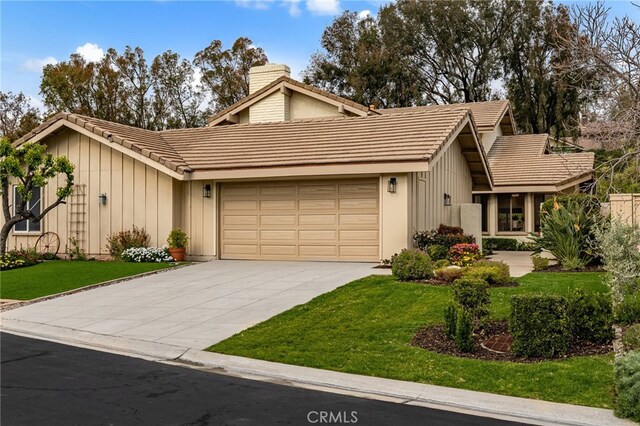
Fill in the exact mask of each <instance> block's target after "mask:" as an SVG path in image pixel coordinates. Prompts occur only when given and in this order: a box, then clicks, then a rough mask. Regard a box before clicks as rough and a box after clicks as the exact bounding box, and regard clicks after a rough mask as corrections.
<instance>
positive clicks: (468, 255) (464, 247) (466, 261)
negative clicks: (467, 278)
mask: <svg viewBox="0 0 640 426" xmlns="http://www.w3.org/2000/svg"><path fill="white" fill-rule="evenodd" d="M480 257H481V254H480V247H478V245H477V244H475V243H461V244H456V245H455V246H453V247H451V250H450V251H449V260H450V261H451V264H453V265H457V266H468V265H471V264H472V263H474V262H477V261H478V260H479V259H480Z"/></svg>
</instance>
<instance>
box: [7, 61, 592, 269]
mask: <svg viewBox="0 0 640 426" xmlns="http://www.w3.org/2000/svg"><path fill="white" fill-rule="evenodd" d="M289 74H290V72H289V68H288V67H287V66H284V65H275V64H268V65H265V66H262V67H256V68H253V69H252V70H251V73H250V92H251V93H250V95H249V96H247V97H246V98H244V99H242V100H241V101H239V102H238V103H236V104H235V105H232V106H230V107H229V108H227V109H225V110H224V111H221V112H220V113H218V114H216V115H215V116H214V117H212V118H211V119H210V120H209V125H208V126H207V127H203V128H196V129H183V130H167V131H149V130H143V129H139V128H134V127H129V126H125V125H121V124H116V123H112V122H108V121H103V120H98V119H94V118H91V117H85V116H81V115H77V114H69V113H60V114H57V115H56V116H54V117H52V118H51V119H50V120H48V121H47V122H45V123H43V124H42V125H41V126H39V127H38V128H37V129H35V130H34V131H33V132H31V133H30V134H28V135H26V136H25V137H23V138H22V139H20V140H19V141H17V142H16V143H17V144H20V143H24V142H27V141H37V142H41V143H45V144H47V146H48V147H49V151H50V152H51V153H53V154H55V155H65V156H67V157H68V158H69V159H70V161H71V162H73V163H74V164H75V165H76V171H75V175H76V176H75V177H76V184H77V185H76V187H75V191H74V193H73V195H72V196H71V197H70V199H69V200H68V203H67V204H66V205H62V206H59V207H58V208H56V209H55V210H53V211H52V212H51V213H49V214H48V215H47V216H46V217H45V219H44V220H43V222H42V223H40V224H34V223H22V224H20V225H18V226H17V227H16V229H14V231H13V232H12V234H11V237H10V242H9V245H10V246H20V245H23V246H27V245H33V244H34V243H35V241H36V240H37V238H38V237H39V236H40V235H41V234H42V232H45V231H48V232H54V233H56V234H57V235H58V236H59V238H60V240H61V242H62V245H61V246H62V248H63V251H65V250H69V248H70V247H71V244H73V242H74V241H75V244H77V245H78V246H79V247H80V248H81V249H83V250H85V251H86V252H87V253H88V254H89V255H94V256H99V255H105V254H106V248H105V244H106V238H107V236H108V235H109V234H111V233H114V232H117V231H120V230H123V229H130V228H131V226H132V225H136V226H138V227H144V228H145V229H146V230H147V231H148V232H149V234H150V235H151V241H152V244H153V245H163V244H164V242H165V239H166V236H167V235H168V233H169V231H170V230H171V229H172V228H175V227H180V228H182V229H184V230H185V231H186V232H187V234H188V235H189V238H190V245H189V248H188V252H189V255H190V257H191V258H192V259H195V260H198V259H203V260H204V259H215V258H222V259H290V260H291V259H293V260H296V259H300V260H302V259H304V260H344V261H372V262H375V261H379V260H380V259H385V258H389V257H391V256H392V255H393V254H394V253H397V252H399V251H400V250H401V249H403V248H406V247H410V246H411V244H412V235H413V233H414V232H415V231H417V230H428V229H432V228H435V227H437V226H438V225H439V224H440V223H444V224H448V225H457V226H462V227H463V228H464V229H465V230H466V231H467V232H469V233H472V234H474V235H476V236H478V237H479V236H480V235H481V234H483V233H486V234H487V235H501V234H503V233H506V234H508V235H525V234H524V233H525V232H528V231H532V230H533V229H534V227H535V225H534V216H535V215H534V211H535V203H536V202H537V201H539V198H540V197H541V196H542V197H544V195H545V194H551V193H555V192H558V191H573V190H576V189H577V188H578V185H579V184H580V183H581V182H583V181H585V180H588V179H590V178H591V170H592V166H593V158H592V157H591V156H589V155H588V154H586V155H585V154H576V155H578V156H577V157H574V156H573V155H565V156H558V155H554V154H548V153H547V152H546V150H545V145H544V144H545V142H544V141H545V140H546V139H547V138H546V135H533V136H520V135H515V129H514V126H513V124H512V123H513V122H512V117H511V112H510V108H509V103H508V101H492V102H480V103H472V104H456V105H445V106H428V107H416V108H396V109H389V110H375V109H371V108H368V107H365V106H362V105H359V104H357V103H354V102H352V101H350V100H347V99H344V98H341V97H339V96H335V95H333V94H331V93H328V92H326V91H323V90H320V89H318V88H315V87H312V86H309V85H306V84H303V83H300V82H298V81H296V80H294V79H292V78H291V77H290V76H289ZM55 190H56V185H55V183H50V184H49V185H48V186H47V187H46V188H44V189H43V194H34V198H33V199H32V200H31V202H32V205H36V204H37V203H38V201H39V200H40V198H41V197H42V199H43V200H44V203H45V204H46V202H47V200H51V199H52V198H53V197H54V193H55ZM10 196H11V194H10ZM474 200H475V202H474ZM505 200H506V201H505ZM483 213H484V216H483ZM505 215H506V216H505ZM516 220H517V221H521V222H522V223H523V224H518V225H513V223H515V221H516ZM507 225H508V226H507ZM507 229H508V230H507Z"/></svg>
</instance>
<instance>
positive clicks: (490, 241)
mask: <svg viewBox="0 0 640 426" xmlns="http://www.w3.org/2000/svg"><path fill="white" fill-rule="evenodd" d="M482 249H483V251H487V252H488V251H494V250H498V251H516V250H517V249H518V240H516V239H515V238H483V239H482Z"/></svg>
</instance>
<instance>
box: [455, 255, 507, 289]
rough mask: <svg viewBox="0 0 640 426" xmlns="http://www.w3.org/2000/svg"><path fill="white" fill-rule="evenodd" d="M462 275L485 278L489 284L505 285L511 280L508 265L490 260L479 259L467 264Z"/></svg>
mask: <svg viewBox="0 0 640 426" xmlns="http://www.w3.org/2000/svg"><path fill="white" fill-rule="evenodd" d="M462 276H464V277H469V278H477V279H482V280H485V281H486V282H487V283H488V284H489V285H490V286H505V285H509V284H511V283H512V282H513V279H512V278H511V275H510V270H509V265H507V264H506V263H504V262H497V261H492V260H480V261H478V262H476V263H474V264H472V265H469V266H467V267H466V269H465V271H464V273H463V275H462Z"/></svg>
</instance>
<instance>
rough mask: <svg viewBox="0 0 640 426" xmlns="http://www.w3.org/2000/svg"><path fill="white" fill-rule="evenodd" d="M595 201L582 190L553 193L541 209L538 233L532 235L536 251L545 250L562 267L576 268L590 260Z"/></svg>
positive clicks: (596, 215)
mask: <svg viewBox="0 0 640 426" xmlns="http://www.w3.org/2000/svg"><path fill="white" fill-rule="evenodd" d="M597 207H598V204H597V202H596V201H595V199H593V198H592V197H589V196H585V195H584V194H575V195H571V196H560V197H555V198H554V199H552V200H547V201H545V202H544V203H543V205H542V208H541V211H540V232H541V235H534V234H532V235H531V239H532V240H533V241H534V242H535V245H536V251H538V252H539V251H541V250H543V249H544V250H548V251H549V252H550V253H551V254H553V255H554V256H555V258H556V259H558V262H559V263H560V265H561V266H562V268H563V269H564V270H567V271H569V270H579V269H584V267H585V266H586V265H587V264H588V263H590V262H591V261H593V260H594V259H595V258H596V257H597V255H596V253H595V251H594V250H593V247H594V241H595V231H596V227H597V225H598V223H599V221H600V218H601V215H600V212H599V209H598V208H597Z"/></svg>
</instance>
